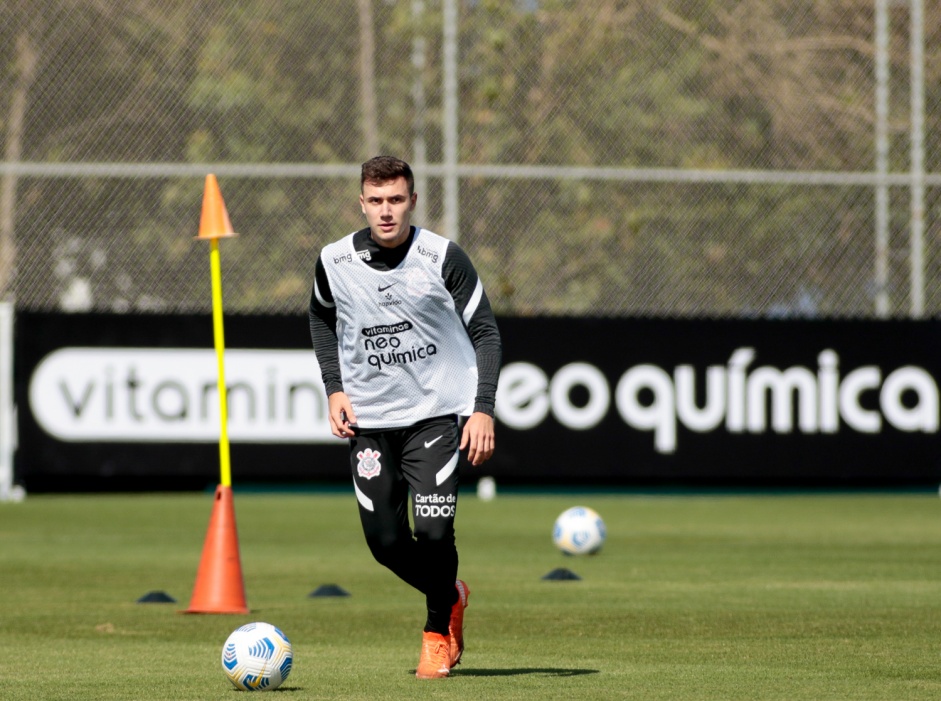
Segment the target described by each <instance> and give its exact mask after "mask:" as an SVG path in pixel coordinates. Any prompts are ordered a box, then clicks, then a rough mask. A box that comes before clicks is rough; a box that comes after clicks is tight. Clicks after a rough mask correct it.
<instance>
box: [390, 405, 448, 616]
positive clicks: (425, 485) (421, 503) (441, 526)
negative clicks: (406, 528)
mask: <svg viewBox="0 0 941 701" xmlns="http://www.w3.org/2000/svg"><path fill="white" fill-rule="evenodd" d="M458 444H459V435H458V430H457V422H456V420H455V419H453V418H442V419H439V420H435V421H431V422H425V423H422V424H419V425H418V426H416V427H414V428H413V429H410V430H409V431H408V432H407V438H406V440H405V442H404V443H403V446H402V463H401V471H402V473H403V475H404V476H405V479H406V480H407V482H408V483H409V486H410V488H411V491H412V520H413V524H414V532H415V543H416V545H417V553H418V554H417V557H418V563H419V567H420V568H421V569H422V571H423V573H424V578H425V580H424V587H425V588H424V589H423V591H424V593H425V600H426V604H427V608H428V618H427V620H426V623H425V631H426V632H435V633H439V634H441V635H448V625H449V621H450V618H451V607H452V606H453V605H454V603H455V602H456V601H457V597H458V593H457V590H456V589H455V586H454V583H455V580H456V579H457V568H458V554H457V546H456V544H455V539H454V516H455V513H456V509H457V492H458V484H459V472H460V471H459V469H458V462H459V458H460V453H459V452H458Z"/></svg>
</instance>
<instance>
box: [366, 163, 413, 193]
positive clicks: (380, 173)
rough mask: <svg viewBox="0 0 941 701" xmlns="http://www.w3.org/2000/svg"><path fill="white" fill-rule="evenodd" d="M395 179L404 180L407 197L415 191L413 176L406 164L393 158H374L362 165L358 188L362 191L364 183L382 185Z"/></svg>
mask: <svg viewBox="0 0 941 701" xmlns="http://www.w3.org/2000/svg"><path fill="white" fill-rule="evenodd" d="M397 178H405V182H406V183H407V184H408V194H409V195H411V194H412V193H413V192H414V191H415V176H414V175H412V168H411V166H410V165H409V164H408V163H406V162H405V161H403V160H401V159H400V158H395V157H393V156H376V157H375V158H370V159H369V160H368V161H366V162H365V163H363V169H362V173H361V174H360V177H359V187H360V190H362V188H363V185H364V184H366V183H384V182H388V181H389V180H395V179H397Z"/></svg>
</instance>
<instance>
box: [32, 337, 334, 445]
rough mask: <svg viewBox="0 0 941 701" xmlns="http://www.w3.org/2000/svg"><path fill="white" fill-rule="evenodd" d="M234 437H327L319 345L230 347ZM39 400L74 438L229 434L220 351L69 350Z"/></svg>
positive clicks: (48, 365)
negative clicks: (223, 417) (222, 411)
mask: <svg viewBox="0 0 941 701" xmlns="http://www.w3.org/2000/svg"><path fill="white" fill-rule="evenodd" d="M225 379H226V395H227V398H228V406H227V415H228V417H227V418H228V421H227V423H226V427H227V432H228V434H229V438H230V440H231V441H232V442H243V443H270V442H287V443H327V442H332V441H337V440H340V439H338V438H334V437H333V435H332V434H331V433H330V425H329V421H328V418H327V406H326V404H327V401H326V396H325V394H324V389H323V383H322V382H321V379H320V367H319V365H318V364H317V359H316V356H315V355H314V353H313V351H291V350H260V349H259V350H254V349H253V350H243V349H235V350H227V351H225ZM29 404H30V409H31V410H32V413H33V416H34V417H35V418H36V421H37V422H38V423H39V425H40V426H41V427H42V428H43V429H44V430H45V431H46V432H47V433H49V434H50V435H52V436H54V437H56V438H58V439H61V440H65V441H127V442H155V441H179V442H197V443H203V442H214V441H217V440H218V439H219V431H220V421H219V393H218V365H217V360H216V354H215V351H213V350H199V349H180V348H167V349H157V348H61V349H59V350H57V351H54V352H53V353H51V354H49V355H48V356H46V357H45V358H43V360H42V361H41V362H40V363H39V365H38V366H37V367H36V369H35V371H34V372H33V376H32V378H31V379H30V385H29Z"/></svg>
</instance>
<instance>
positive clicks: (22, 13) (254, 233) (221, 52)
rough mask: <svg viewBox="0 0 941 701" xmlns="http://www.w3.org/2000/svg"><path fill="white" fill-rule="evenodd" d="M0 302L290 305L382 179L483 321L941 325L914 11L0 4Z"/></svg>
mask: <svg viewBox="0 0 941 701" xmlns="http://www.w3.org/2000/svg"><path fill="white" fill-rule="evenodd" d="M0 20H2V21H0V37H2V42H0V57H2V58H0V71H2V72H0V127H2V134H3V144H4V156H3V163H2V170H0V294H4V293H5V294H6V295H7V296H8V297H12V298H13V299H14V300H15V303H16V305H17V306H18V307H19V308H22V309H37V310H42V309H67V310H96V311H117V312H173V311H202V310H207V309H208V308H209V307H210V304H211V300H210V294H209V268H208V254H207V251H206V247H205V245H204V244H203V242H197V241H194V240H193V237H194V236H195V234H196V231H197V227H198V217H199V207H200V200H201V196H202V187H203V182H204V177H205V175H206V174H207V173H209V172H214V173H216V175H217V176H218V177H219V181H220V184H221V186H222V191H223V195H224V196H225V200H226V204H227V206H228V209H229V214H230V216H231V219H232V221H233V224H234V226H235V228H236V230H237V231H238V232H239V233H240V234H241V236H240V237H239V238H237V239H233V240H228V241H225V242H224V243H223V245H222V269H223V287H224V295H225V307H226V311H229V312H245V313H254V312H265V313H290V314H294V313H298V314H303V313H304V310H305V309H306V305H307V302H308V295H309V290H310V283H311V276H312V270H313V264H314V260H315V256H316V255H317V253H318V251H319V250H320V248H321V247H322V246H323V245H324V244H325V243H327V242H328V241H330V240H333V239H335V238H338V237H340V236H342V235H344V234H346V233H348V232H349V231H352V230H354V229H357V228H360V227H361V226H363V225H364V222H363V219H362V215H361V213H360V211H359V207H358V203H357V199H356V198H357V195H358V188H359V180H358V173H359V169H358V165H359V163H361V162H362V161H363V160H365V159H366V158H368V157H369V156H371V155H374V154H375V153H379V152H382V153H392V154H395V155H399V156H401V157H403V158H405V159H406V160H409V161H410V162H411V163H412V164H413V166H414V168H415V170H416V175H417V176H418V186H417V189H418V191H419V212H418V214H417V216H416V219H415V220H416V221H417V223H420V224H424V225H426V226H427V227H428V228H430V229H433V230H435V231H438V232H439V233H442V234H445V235H448V236H451V237H452V238H458V240H459V242H460V244H461V245H462V246H463V247H464V248H466V249H467V250H468V251H469V253H470V254H471V257H472V258H473V260H474V261H475V263H476V264H477V267H478V269H479V271H480V273H481V276H482V278H483V280H484V283H485V285H486V287H487V290H488V294H489V296H490V298H491V300H492V302H493V304H494V307H495V309H496V310H497V311H498V313H501V314H521V315H522V314H573V315H604V316H627V315H641V316H649V315H658V316H681V317H691V316H802V317H813V316H823V317H878V316H889V317H907V316H916V317H917V316H931V315H934V314H936V313H937V312H938V310H939V309H941V251H939V226H941V216H939V214H941V128H939V127H941V3H938V2H937V0H933V1H932V2H929V3H927V4H923V0H911V2H906V1H902V2H896V1H894V0H891V1H890V0H826V1H824V0H804V1H803V2H793V1H792V2H782V1H780V0H706V1H704V2H697V3H688V2H680V1H679V0H676V1H673V0H633V1H626V0H625V1H619V0H592V1H591V2H572V1H571V0H515V1H511V0H500V1H497V0H357V2H320V3H314V2H308V1H306V0H231V1H229V2H207V1H205V0H195V1H194V0H185V1H184V0H160V1H155V0H120V2H119V1H118V0H33V1H32V2H30V3H25V2H8V3H5V4H4V5H3V6H2V8H0Z"/></svg>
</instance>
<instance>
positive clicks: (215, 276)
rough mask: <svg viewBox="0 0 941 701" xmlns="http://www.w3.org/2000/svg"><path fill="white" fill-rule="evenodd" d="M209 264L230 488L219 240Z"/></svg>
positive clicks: (225, 478)
mask: <svg viewBox="0 0 941 701" xmlns="http://www.w3.org/2000/svg"><path fill="white" fill-rule="evenodd" d="M209 263H210V266H211V268H212V329H213V339H214V341H215V346H216V360H217V362H218V364H219V373H218V374H219V378H218V386H219V423H220V427H219V428H220V430H219V469H220V473H221V478H220V482H219V483H220V484H221V485H222V486H223V487H231V486H232V463H231V461H230V458H229V429H228V423H229V415H228V399H227V397H226V389H225V361H224V356H225V338H224V334H223V330H222V267H221V265H220V264H219V239H217V238H213V239H212V240H211V241H210V249H209Z"/></svg>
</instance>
